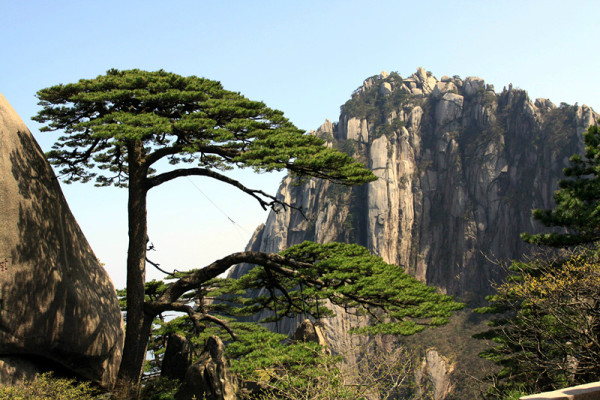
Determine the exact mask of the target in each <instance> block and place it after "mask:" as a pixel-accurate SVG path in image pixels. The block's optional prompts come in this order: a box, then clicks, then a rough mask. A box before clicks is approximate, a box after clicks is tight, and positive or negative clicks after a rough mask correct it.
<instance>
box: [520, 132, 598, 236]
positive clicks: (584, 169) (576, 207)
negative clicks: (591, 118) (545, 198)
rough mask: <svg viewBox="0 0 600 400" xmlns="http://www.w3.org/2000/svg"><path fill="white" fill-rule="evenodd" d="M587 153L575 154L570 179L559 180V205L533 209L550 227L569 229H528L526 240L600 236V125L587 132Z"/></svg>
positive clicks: (585, 142) (543, 222) (568, 177)
mask: <svg viewBox="0 0 600 400" xmlns="http://www.w3.org/2000/svg"><path fill="white" fill-rule="evenodd" d="M583 142H584V145H585V153H584V155H583V157H582V156H581V155H579V154H575V155H573V156H572V157H571V159H570V161H571V166H570V167H568V168H565V170H564V174H565V176H566V177H567V179H561V180H560V181H558V186H559V190H557V191H556V192H555V193H554V202H555V203H556V207H555V208H553V209H552V210H540V209H536V210H534V211H533V217H534V218H535V219H537V220H538V221H540V222H541V223H542V224H544V225H546V226H548V227H562V228H566V229H567V230H568V232H567V233H556V232H554V233H542V234H537V235H531V234H529V233H524V234H523V235H522V238H523V240H525V241H526V242H528V243H532V244H536V245H546V246H553V247H565V246H575V245H581V244H589V243H593V242H596V241H598V240H599V239H600V128H598V126H597V125H592V126H590V127H589V129H588V130H587V132H585V133H584V134H583Z"/></svg>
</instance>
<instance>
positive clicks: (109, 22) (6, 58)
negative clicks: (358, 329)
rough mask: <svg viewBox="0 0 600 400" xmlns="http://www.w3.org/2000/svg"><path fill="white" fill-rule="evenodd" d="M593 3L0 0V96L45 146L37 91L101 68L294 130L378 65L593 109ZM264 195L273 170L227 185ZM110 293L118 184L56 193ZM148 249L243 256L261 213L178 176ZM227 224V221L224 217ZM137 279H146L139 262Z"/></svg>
mask: <svg viewBox="0 0 600 400" xmlns="http://www.w3.org/2000/svg"><path fill="white" fill-rule="evenodd" d="M599 15H600V2H599V1H583V0H580V1H577V2H565V1H552V0H545V1H526V0H519V1H510V0H503V1H483V0H477V1H449V0H446V1H420V2H418V1H414V0H411V1H391V0H379V1H376V2H375V1H366V0H363V1H358V0H331V1H327V0H321V1H312V0H303V1H292V0H288V1H282V0H279V1H261V0H255V1H249V0H237V1H225V0H223V1H202V0H194V1H191V0H190V1H177V0H173V1H164V0H162V1H155V0H144V1H137V0H120V1H113V0H102V1H75V0H72V1H67V0H54V1H42V0H26V1H14V0H0V37H1V38H2V42H3V43H2V48H1V50H0V93H2V94H3V95H4V96H5V97H6V98H7V100H8V101H9V102H10V103H11V104H12V106H13V107H14V108H15V109H16V111H17V112H18V113H19V115H20V116H21V118H22V119H23V120H24V121H25V123H26V124H27V125H28V126H29V127H30V129H31V131H32V132H33V133H34V135H35V137H36V138H37V140H38V141H39V143H40V145H41V146H42V148H43V149H44V150H48V149H49V148H50V146H51V145H52V143H53V141H54V139H55V138H56V136H53V135H52V134H47V133H46V134H42V133H39V128H40V126H39V125H38V124H36V123H34V122H33V121H31V119H30V118H31V116H33V115H35V114H36V113H37V111H38V110H39V107H38V106H37V104H36V103H37V99H36V98H35V93H36V91H37V90H39V89H41V88H44V87H48V86H51V85H55V84H58V83H69V82H74V81H77V80H78V79H81V78H93V77H96V76H97V75H100V74H103V73H105V72H106V70H108V69H110V68H118V69H128V68H140V69H146V70H157V69H164V70H167V71H170V72H175V73H178V74H181V75H198V76H204V77H207V78H210V79H214V80H219V81H221V82H222V83H223V85H224V86H225V88H226V89H229V90H234V91H239V92H241V93H243V94H244V95H246V96H247V97H249V98H251V99H253V100H262V101H264V102H265V103H267V105H268V106H270V107H272V108H278V109H280V110H283V111H284V112H285V114H286V115H287V117H288V118H289V119H290V120H291V121H292V122H294V123H295V124H296V125H297V126H298V127H300V128H302V129H305V130H311V129H316V128H317V127H318V126H319V125H320V124H321V123H322V122H323V121H324V120H325V119H326V118H329V119H330V120H332V121H337V119H338V116H339V107H340V106H341V105H342V104H343V103H344V102H345V101H346V100H347V99H348V98H349V96H350V94H351V93H352V91H353V90H354V89H355V88H357V87H358V86H360V85H361V84H362V81H363V80H364V79H365V78H367V77H369V76H372V75H375V74H378V73H379V72H380V71H382V70H386V71H388V72H391V71H397V72H398V73H399V74H400V75H401V76H403V77H406V76H409V75H411V74H412V73H413V72H415V71H416V69H417V67H420V66H422V67H424V68H425V69H426V70H429V71H431V72H432V73H433V74H434V76H436V77H437V78H438V79H439V78H440V77H441V76H442V75H449V76H452V75H459V76H461V77H463V78H465V77H467V76H479V77H481V78H483V79H485V81H486V82H487V83H491V84H494V85H495V88H496V91H501V90H502V88H503V87H504V86H507V85H508V84H509V83H512V84H513V85H514V86H516V87H519V88H522V89H525V90H527V91H528V92H529V94H530V96H531V97H532V98H536V97H544V98H550V99H551V100H552V101H554V102H555V103H557V104H559V103H560V102H566V103H569V104H574V103H575V102H578V103H579V104H587V105H589V106H592V107H593V108H595V109H596V110H600V97H599V93H600V78H599V77H598V72H599V71H600V51H599V50H600V41H599V39H600V29H598V16H599ZM238 177H240V179H243V180H244V182H246V183H247V185H248V186H250V187H256V188H259V187H260V188H263V189H266V190H268V191H271V192H275V191H276V189H277V186H278V182H279V180H280V179H281V177H282V175H281V174H279V175H274V176H273V175H256V176H254V175H252V174H249V173H246V174H244V175H243V176H239V175H238ZM63 190H64V192H65V196H66V197H67V201H68V202H69V204H70V206H71V210H72V211H73V214H74V215H75V217H76V218H77V220H78V222H79V224H80V225H81V227H82V229H83V231H84V233H85V235H86V236H87V238H88V241H89V242H90V244H91V245H92V248H93V249H94V251H95V252H96V255H97V256H98V257H99V258H100V260H101V261H102V262H104V263H105V264H106V268H107V270H108V271H109V273H110V275H111V276H112V278H113V280H114V282H115V285H116V286H117V287H123V286H124V284H125V272H124V267H125V259H126V244H127V226H126V201H127V198H126V191H125V190H124V189H108V188H96V187H94V186H93V185H92V184H86V185H63ZM148 214H149V224H150V226H149V235H150V239H151V241H152V242H153V243H154V245H155V246H156V248H157V251H155V252H152V253H151V254H150V257H151V259H154V260H155V261H158V262H160V263H161V265H162V266H163V267H164V268H166V269H172V268H177V269H186V268H191V267H194V266H203V265H205V264H207V263H209V262H211V261H213V260H214V259H216V258H219V257H222V256H224V255H226V254H229V253H230V252H233V251H238V250H243V248H244V246H245V244H246V243H247V241H248V239H249V237H250V234H251V232H252V231H253V230H254V229H255V227H256V226H257V225H258V224H259V223H261V222H262V221H264V220H265V219H266V213H265V212H263V211H262V209H261V208H260V207H259V206H258V204H255V203H254V202H253V200H252V199H250V198H248V197H245V196H244V195H243V194H241V193H237V192H236V191H235V190H232V189H229V188H228V187H227V186H224V184H217V183H212V182H210V181H207V180H206V179H204V180H203V179H194V180H192V181H190V180H188V179H186V178H183V179H181V180H179V181H175V182H170V183H168V184H166V185H163V186H161V187H159V188H156V189H153V191H151V192H150V197H149V210H148ZM230 219H231V220H233V221H235V222H236V224H235V225H234V224H233V223H232V222H231V220H230ZM149 276H150V277H151V278H152V277H160V276H161V275H160V274H159V273H156V272H154V271H153V270H152V267H149Z"/></svg>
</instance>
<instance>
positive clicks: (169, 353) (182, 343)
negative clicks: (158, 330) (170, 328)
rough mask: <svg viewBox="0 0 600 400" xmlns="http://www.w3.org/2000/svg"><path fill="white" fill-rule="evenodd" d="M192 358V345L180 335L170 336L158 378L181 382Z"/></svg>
mask: <svg viewBox="0 0 600 400" xmlns="http://www.w3.org/2000/svg"><path fill="white" fill-rule="evenodd" d="M192 358H193V346H192V343H191V342H190V341H189V340H187V339H186V337H185V336H183V335H182V334H180V333H173V334H171V335H170V336H169V340H168V341H167V348H166V350H165V356H164V357H163V360H162V365H161V369H160V376H163V377H166V378H171V379H178V380H180V381H183V379H184V378H185V373H186V372H187V369H188V368H189V366H190V365H192Z"/></svg>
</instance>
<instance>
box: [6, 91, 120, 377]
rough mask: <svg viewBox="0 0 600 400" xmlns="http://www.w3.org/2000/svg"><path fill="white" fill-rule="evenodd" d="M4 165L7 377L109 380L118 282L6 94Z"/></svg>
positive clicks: (116, 339) (114, 360)
mask: <svg viewBox="0 0 600 400" xmlns="http://www.w3.org/2000/svg"><path fill="white" fill-rule="evenodd" d="M0 171H1V172H0V194H1V196H2V198H1V199H0V220H1V221H2V229H1V230H0V377H3V379H4V380H3V383H10V381H12V380H15V379H19V378H20V377H26V376H27V373H28V371H36V370H40V369H47V368H49V369H54V370H56V369H63V370H65V371H68V372H69V373H75V374H77V375H79V376H82V377H84V378H87V379H91V380H93V381H96V382H98V383H100V384H101V385H104V386H111V385H112V384H113V383H114V381H115V379H116V373H117V369H118V367H119V363H120V360H121V351H122V346H123V334H124V333H123V321H122V317H121V312H120V308H119V303H118V299H117V296H116V292H115V288H114V286H113V284H112V282H111V280H110V278H109V277H108V274H107V273H106V271H104V269H103V268H102V267H101V266H100V264H99V262H98V260H97V259H96V257H95V256H94V254H93V252H92V250H91V249H90V246H89V245H88V243H87V241H86V239H85V237H84V236H83V234H82V232H81V230H80V229H79V226H78V225H77V223H76V221H75V219H74V218H73V215H72V214H71V211H70V210H69V207H68V205H67V203H66V202H65V199H64V197H63V194H62V191H61V189H60V186H59V184H58V181H57V179H56V177H55V176H54V173H53V172H52V168H51V167H50V165H49V164H48V163H47V162H46V160H45V159H44V156H43V154H42V152H41V150H40V148H39V146H38V145H37V143H36V142H35V140H34V138H33V136H32V135H31V133H30V132H29V130H28V129H27V127H26V126H25V125H24V124H23V122H22V121H21V119H20V118H19V116H18V115H17V114H16V112H15V111H14V110H13V109H12V107H11V106H10V105H9V104H8V102H7V101H6V99H5V98H4V97H3V96H2V95H0ZM27 366H28V367H27ZM3 372H6V373H5V374H4V373H3Z"/></svg>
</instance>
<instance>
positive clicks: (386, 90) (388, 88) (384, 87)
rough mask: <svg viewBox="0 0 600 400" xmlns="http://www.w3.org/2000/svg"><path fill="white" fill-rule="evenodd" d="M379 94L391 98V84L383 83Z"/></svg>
mask: <svg viewBox="0 0 600 400" xmlns="http://www.w3.org/2000/svg"><path fill="white" fill-rule="evenodd" d="M379 93H381V94H382V95H384V96H389V95H390V94H392V85H391V84H390V83H389V82H383V83H382V84H381V86H379Z"/></svg>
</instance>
